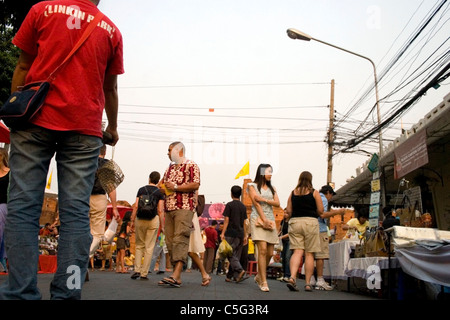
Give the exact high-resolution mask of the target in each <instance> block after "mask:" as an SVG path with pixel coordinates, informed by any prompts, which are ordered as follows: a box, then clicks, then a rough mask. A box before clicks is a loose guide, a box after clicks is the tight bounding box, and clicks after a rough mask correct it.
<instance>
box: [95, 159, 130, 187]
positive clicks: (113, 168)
mask: <svg viewBox="0 0 450 320" xmlns="http://www.w3.org/2000/svg"><path fill="white" fill-rule="evenodd" d="M97 174H98V179H99V181H100V184H101V185H102V187H103V189H105V191H106V193H108V194H109V193H111V192H112V191H114V190H116V189H117V187H118V186H119V185H120V184H121V183H122V181H123V179H124V178H125V176H124V174H123V172H122V170H121V169H120V167H119V166H118V165H117V163H116V162H114V160H109V161H108V162H106V163H105V164H104V165H102V166H101V167H100V168H99V169H98V171H97Z"/></svg>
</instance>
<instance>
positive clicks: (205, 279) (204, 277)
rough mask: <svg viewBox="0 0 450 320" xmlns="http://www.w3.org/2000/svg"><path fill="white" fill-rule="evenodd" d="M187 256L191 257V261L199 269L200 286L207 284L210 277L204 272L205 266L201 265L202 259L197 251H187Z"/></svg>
mask: <svg viewBox="0 0 450 320" xmlns="http://www.w3.org/2000/svg"><path fill="white" fill-rule="evenodd" d="M188 254H189V257H191V259H192V262H193V263H195V265H196V266H197V267H198V270H199V271H200V273H201V275H202V286H207V285H208V284H209V282H210V281H211V277H210V276H209V274H208V273H207V272H206V269H205V267H204V266H203V263H202V260H201V259H200V256H199V255H198V253H195V252H189V253H188Z"/></svg>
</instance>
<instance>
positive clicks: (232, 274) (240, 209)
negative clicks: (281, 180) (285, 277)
mask: <svg viewBox="0 0 450 320" xmlns="http://www.w3.org/2000/svg"><path fill="white" fill-rule="evenodd" d="M241 194H242V188H241V187H240V186H233V187H231V198H232V199H233V200H232V201H230V202H228V203H227V204H226V205H225V210H224V212H223V216H224V217H225V222H224V224H223V230H222V234H221V235H220V238H221V239H222V240H223V239H225V240H226V241H227V242H228V243H229V244H230V246H231V248H233V252H232V256H231V258H230V267H229V268H228V273H227V276H226V280H227V281H231V280H232V279H233V278H234V279H236V282H241V281H243V280H245V279H247V277H245V273H246V267H247V266H245V268H244V267H243V266H242V265H241V262H240V260H241V255H242V248H243V246H244V245H245V244H247V239H248V233H247V229H246V224H245V222H246V220H247V208H246V207H245V205H244V204H243V203H242V202H241V200H240V199H241Z"/></svg>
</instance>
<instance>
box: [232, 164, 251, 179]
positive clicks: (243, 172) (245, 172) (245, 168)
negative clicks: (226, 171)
mask: <svg viewBox="0 0 450 320" xmlns="http://www.w3.org/2000/svg"><path fill="white" fill-rule="evenodd" d="M249 173H250V161H247V163H246V164H245V165H244V166H243V167H242V169H241V171H239V173H238V174H237V176H236V178H234V179H237V178H239V177H242V176H246V175H248V174H249Z"/></svg>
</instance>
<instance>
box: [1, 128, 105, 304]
mask: <svg viewBox="0 0 450 320" xmlns="http://www.w3.org/2000/svg"><path fill="white" fill-rule="evenodd" d="M101 145H102V142H101V139H100V138H98V137H94V136H87V135H81V134H78V133H75V132H73V131H68V132H63V131H53V130H48V129H44V128H41V127H37V126H32V127H30V128H27V129H24V130H18V131H12V132H11V151H10V169H11V176H10V189H9V202H8V215H7V219H6V227H5V244H6V253H7V257H8V264H9V273H8V279H7V281H6V282H5V283H3V284H2V286H1V287H0V299H30V300H31V299H41V298H42V296H41V293H40V291H39V289H38V288H37V270H38V261H39V250H38V249H39V248H38V233H39V218H40V216H41V211H42V203H43V199H44V191H45V186H46V182H47V181H46V180H47V174H48V169H49V165H50V161H51V159H52V158H53V156H55V160H56V163H57V172H58V207H59V218H60V229H59V239H58V251H57V264H58V268H57V271H56V273H55V275H54V278H53V280H52V283H51V285H50V293H51V299H80V298H81V287H82V285H83V283H84V280H85V278H86V272H87V267H88V261H89V247H90V245H91V242H92V236H91V233H90V226H89V198H90V195H91V191H92V188H93V184H94V178H95V172H96V170H97V159H98V156H99V149H100V147H101Z"/></svg>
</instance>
